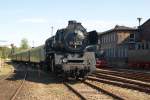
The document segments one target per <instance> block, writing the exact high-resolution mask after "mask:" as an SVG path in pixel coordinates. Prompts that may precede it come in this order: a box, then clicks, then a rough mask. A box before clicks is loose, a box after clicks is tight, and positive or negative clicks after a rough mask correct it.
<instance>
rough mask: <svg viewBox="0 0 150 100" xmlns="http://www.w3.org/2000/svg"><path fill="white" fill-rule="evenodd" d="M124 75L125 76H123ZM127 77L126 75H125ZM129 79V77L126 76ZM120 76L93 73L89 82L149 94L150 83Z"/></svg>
mask: <svg viewBox="0 0 150 100" xmlns="http://www.w3.org/2000/svg"><path fill="white" fill-rule="evenodd" d="M124 74H125V73H124ZM125 75H126V74H125ZM126 76H127V75H126ZM128 77H129V78H130V76H128ZM129 78H124V77H120V76H118V75H117V76H115V75H112V74H111V73H110V74H109V73H100V72H99V73H94V74H92V75H91V76H90V77H88V79H89V80H92V81H97V82H101V83H105V84H110V85H116V86H119V87H123V88H128V89H133V90H138V91H140V92H145V93H150V83H148V82H142V81H137V80H132V79H129Z"/></svg>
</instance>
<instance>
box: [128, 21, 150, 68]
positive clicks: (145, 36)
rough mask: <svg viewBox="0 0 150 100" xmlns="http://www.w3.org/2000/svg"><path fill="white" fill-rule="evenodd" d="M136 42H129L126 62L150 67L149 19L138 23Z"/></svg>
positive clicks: (136, 65) (130, 64) (131, 64)
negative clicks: (132, 43) (140, 23)
mask: <svg viewBox="0 0 150 100" xmlns="http://www.w3.org/2000/svg"><path fill="white" fill-rule="evenodd" d="M135 36H136V37H138V38H137V39H136V42H135V43H134V45H132V46H131V44H129V47H130V49H129V52H128V64H129V66H132V67H142V68H143V67H144V68H150V19H148V20H147V21H146V22H144V23H143V24H142V25H140V26H139V27H138V29H137V33H136V34H135Z"/></svg>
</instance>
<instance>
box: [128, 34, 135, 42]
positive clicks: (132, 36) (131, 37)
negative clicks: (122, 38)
mask: <svg viewBox="0 0 150 100" xmlns="http://www.w3.org/2000/svg"><path fill="white" fill-rule="evenodd" d="M129 42H135V34H130V37H129Z"/></svg>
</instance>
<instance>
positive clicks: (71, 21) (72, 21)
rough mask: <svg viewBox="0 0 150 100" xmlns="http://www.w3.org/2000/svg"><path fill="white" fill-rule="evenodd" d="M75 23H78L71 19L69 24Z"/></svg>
mask: <svg viewBox="0 0 150 100" xmlns="http://www.w3.org/2000/svg"><path fill="white" fill-rule="evenodd" d="M75 23H77V22H76V21H75V20H70V21H68V25H73V24H75Z"/></svg>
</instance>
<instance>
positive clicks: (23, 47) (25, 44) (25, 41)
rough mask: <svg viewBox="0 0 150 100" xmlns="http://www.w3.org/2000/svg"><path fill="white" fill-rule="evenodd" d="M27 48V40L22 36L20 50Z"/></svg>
mask: <svg viewBox="0 0 150 100" xmlns="http://www.w3.org/2000/svg"><path fill="white" fill-rule="evenodd" d="M28 48H29V44H28V40H27V39H26V38H23V39H22V40H21V45H20V50H26V49H28Z"/></svg>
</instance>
